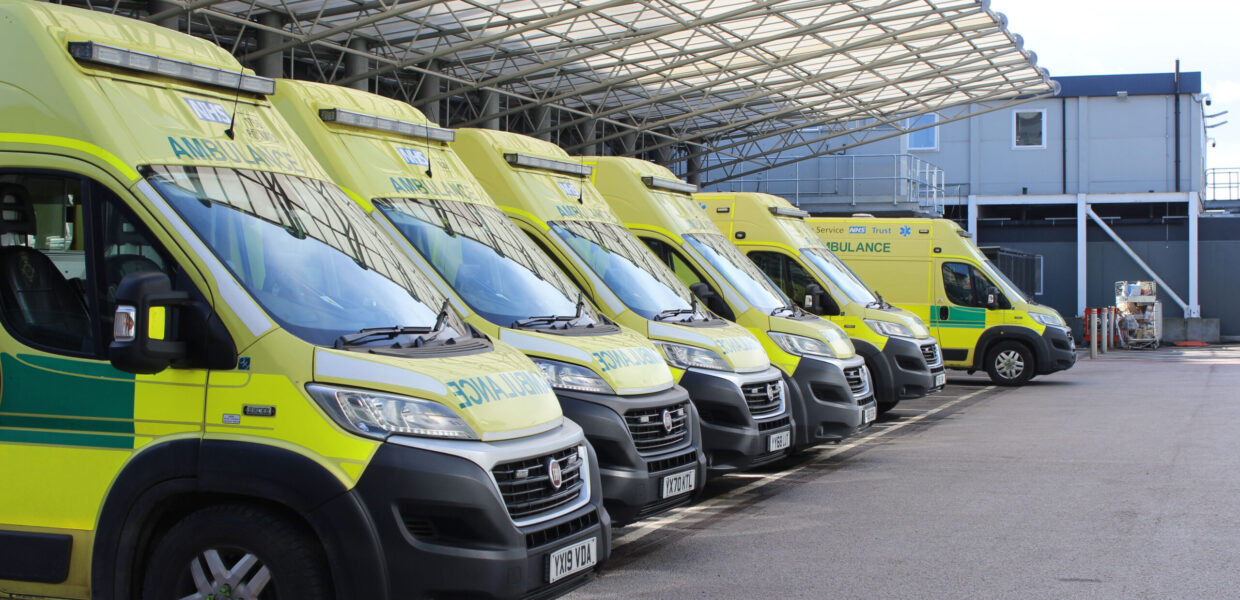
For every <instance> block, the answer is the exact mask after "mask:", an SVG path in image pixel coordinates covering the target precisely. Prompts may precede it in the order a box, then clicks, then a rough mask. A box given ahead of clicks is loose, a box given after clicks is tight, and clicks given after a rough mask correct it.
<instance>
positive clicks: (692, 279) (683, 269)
mask: <svg viewBox="0 0 1240 600" xmlns="http://www.w3.org/2000/svg"><path fill="white" fill-rule="evenodd" d="M641 240H642V241H643V242H645V243H646V247H647V248H650V251H651V252H654V255H655V256H657V257H659V260H661V261H663V264H665V265H667V266H668V267H669V268H670V269H671V270H672V272H673V273H675V274H676V278H677V279H679V280H680V282H681V283H683V284H685V287H687V288H689V289H691V290H692V289H693V286H694V285H697V284H700V285H703V286H706V289H707V290H709V291H710V293H711V294H713V296H712V297H711V298H710V300H709V301H708V302H706V305H707V308H709V309H711V310H712V311H714V312H715V313H716V314H718V315H719V316H721V317H723V318H725V319H727V320H729V321H735V320H736V313H734V312H732V308H731V307H729V306H728V304H727V303H726V302H724V301H723V298H722V297H720V296H719V290H716V289H715V287H714V286H712V285H711V284H710V282H708V281H706V279H705V278H704V277H702V275H701V274H700V273H698V271H697V269H695V268H694V267H693V265H691V264H689V261H687V260H685V257H684V256H681V254H680V252H677V251H676V249H675V248H673V247H671V246H669V245H668V244H667V243H665V242H664V241H663V240H656V239H654V238H641Z"/></svg>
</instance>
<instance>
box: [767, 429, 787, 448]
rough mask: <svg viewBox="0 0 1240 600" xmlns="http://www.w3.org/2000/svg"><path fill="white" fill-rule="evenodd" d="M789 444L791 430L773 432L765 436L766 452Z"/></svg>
mask: <svg viewBox="0 0 1240 600" xmlns="http://www.w3.org/2000/svg"><path fill="white" fill-rule="evenodd" d="M791 445H792V432H791V431H781V432H779V433H773V434H771V437H769V438H766V451H767V452H774V451H776V450H783V449H784V448H787V447H788V446H791Z"/></svg>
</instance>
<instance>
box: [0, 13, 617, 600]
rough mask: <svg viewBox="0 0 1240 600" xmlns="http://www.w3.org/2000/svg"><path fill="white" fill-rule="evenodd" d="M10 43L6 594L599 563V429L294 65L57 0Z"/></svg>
mask: <svg viewBox="0 0 1240 600" xmlns="http://www.w3.org/2000/svg"><path fill="white" fill-rule="evenodd" d="M0 38H2V39H4V40H5V41H6V43H7V44H9V46H10V47H13V48H20V49H21V55H20V56H21V60H6V61H3V62H0V130H2V131H0V201H2V202H3V210H2V211H0V217H2V218H0V232H2V233H3V235H2V236H0V242H2V243H0V278H2V279H3V281H4V284H3V286H2V287H0V324H2V325H3V327H2V329H0V380H2V381H3V387H2V389H0V596H6V597H7V596H9V595H13V596H17V597H22V598H28V597H53V598H75V599H85V598H95V599H105V600H106V599H116V600H122V599H130V598H144V599H160V600H163V599H167V598H217V599H220V598H273V597H278V598H297V599H299V600H320V599H328V598H358V599H360V598H366V599H368V600H370V599H384V598H408V597H427V596H444V595H467V596H470V597H524V596H527V595H530V594H554V593H557V592H559V591H561V590H564V589H567V588H569V587H572V586H575V585H577V584H578V583H580V582H582V581H583V578H585V577H586V576H587V575H588V573H589V572H590V571H592V570H593V568H594V567H596V566H597V565H600V564H601V563H602V561H603V560H604V559H605V558H606V557H607V554H608V552H609V543H610V527H609V524H608V518H607V512H606V510H605V509H604V508H603V506H602V498H601V494H600V493H599V488H600V480H599V472H598V466H597V462H596V460H595V457H594V453H593V451H592V450H591V449H590V447H589V444H588V443H586V441H585V438H584V436H583V435H582V431H581V429H580V428H579V427H578V426H577V425H575V424H574V423H572V422H571V421H568V420H567V419H565V418H564V417H563V415H562V413H561V410H560V406H559V403H558V402H557V401H556V398H555V395H554V393H553V391H552V389H551V388H550V387H549V386H548V385H547V383H546V380H545V379H544V378H543V376H542V373H541V372H540V370H539V369H538V368H537V367H536V366H535V365H534V364H533V363H531V362H530V360H529V359H528V358H526V357H525V356H524V355H522V354H521V353H520V352H518V351H516V350H515V349H513V348H511V347H509V346H507V345H506V344H504V343H502V342H499V341H491V340H490V339H488V338H487V337H485V336H483V335H480V334H477V333H475V332H474V331H473V330H472V329H471V328H470V327H469V326H468V325H466V324H465V323H464V322H463V321H462V320H461V318H460V317H459V316H458V315H457V314H456V313H455V312H454V311H453V310H452V309H451V308H450V307H448V306H447V305H446V303H445V299H444V296H443V294H441V293H440V292H439V291H438V290H437V289H436V288H435V286H434V285H433V284H432V283H431V282H430V281H428V280H427V279H426V278H425V277H424V276H423V275H422V274H421V273H420V272H419V270H418V269H417V267H416V266H415V265H414V264H413V263H412V262H411V261H409V260H408V258H407V257H406V256H405V254H404V253H403V252H402V251H401V250H400V249H399V248H398V247H397V246H395V245H394V244H392V243H391V241H390V240H389V239H388V238H387V236H386V235H385V234H384V233H383V232H382V231H381V230H380V229H379V227H377V226H376V225H375V223H374V221H373V220H371V219H370V218H369V216H368V215H367V214H366V213H365V211H364V210H362V209H361V208H360V207H358V206H357V205H356V204H355V203H354V202H353V201H352V200H350V199H349V198H348V197H347V196H346V195H345V194H344V193H342V192H341V190H340V189H339V188H337V187H336V186H335V185H333V184H331V183H328V180H327V177H326V175H325V174H324V172H323V171H322V170H321V168H320V167H319V166H318V164H317V163H316V162H315V160H314V158H313V156H312V155H311V154H310V153H309V152H308V151H307V150H306V148H305V146H303V145H302V144H301V142H299V141H298V140H297V139H296V138H295V137H293V136H291V135H290V133H289V128H288V125H287V124H286V123H285V122H284V120H283V119H282V118H281V117H280V115H279V114H278V113H277V112H276V111H275V109H274V108H273V107H272V106H271V104H270V103H269V102H268V100H267V98H266V97H267V96H268V95H269V94H271V93H272V92H273V90H274V82H273V81H271V80H268V79H263V78H259V77H255V76H253V75H252V74H250V73H248V72H246V71H244V70H243V69H242V68H241V66H240V65H239V64H238V63H237V62H236V60H234V59H233V58H232V57H231V56H230V55H229V54H228V53H227V52H225V51H224V50H222V49H221V48H219V47H216V46H214V45H212V44H210V43H208V42H206V41H204V40H200V39H196V38H191V37H189V36H185V35H181V34H178V33H176V32H172V31H169V30H168V29H164V28H161V27H157V26H155V25H152V24H148V23H142V22H138V21H131V20H128V19H124V18H120V17H115V16H112V15H106V14H102V13H98V12H90V11H85V10H79V9H73V8H66V7H61V6H57V5H54V4H45V3H35V2H21V1H12V0H2V1H0ZM234 117H235V118H234ZM481 387H486V388H488V389H491V390H501V391H502V395H501V396H498V397H494V396H493V397H492V398H491V401H489V402H478V397H476V396H472V395H470V394H467V393H465V390H468V389H479V388H481Z"/></svg>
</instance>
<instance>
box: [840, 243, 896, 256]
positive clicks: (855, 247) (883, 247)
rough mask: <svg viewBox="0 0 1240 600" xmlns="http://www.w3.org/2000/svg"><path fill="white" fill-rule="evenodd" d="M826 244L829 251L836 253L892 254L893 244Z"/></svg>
mask: <svg viewBox="0 0 1240 600" xmlns="http://www.w3.org/2000/svg"><path fill="white" fill-rule="evenodd" d="M826 244H827V249H828V250H830V251H832V252H835V253H840V252H844V253H849V252H851V253H870V254H890V253H891V242H827V243H826Z"/></svg>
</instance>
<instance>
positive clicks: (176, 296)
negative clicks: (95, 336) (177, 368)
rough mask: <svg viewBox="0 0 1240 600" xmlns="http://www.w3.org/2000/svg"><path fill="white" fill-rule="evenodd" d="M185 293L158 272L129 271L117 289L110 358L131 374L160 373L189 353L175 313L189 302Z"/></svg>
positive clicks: (109, 350)
mask: <svg viewBox="0 0 1240 600" xmlns="http://www.w3.org/2000/svg"><path fill="white" fill-rule="evenodd" d="M189 303H190V297H189V294H188V293H186V292H182V291H178V290H174V289H172V281H171V280H169V279H168V275H166V274H164V273H161V272H159V271H145V272H141V273H130V274H128V275H126V276H125V278H124V279H122V280H121V282H120V285H118V286H117V288H116V314H115V320H113V322H112V343H111V345H110V346H109V347H108V358H109V359H110V360H111V361H112V366H113V367H116V368H117V369H119V370H121V371H125V372H128V373H143V374H152V373H158V372H160V371H163V370H164V369H167V368H168V367H170V366H172V364H173V363H174V362H177V361H181V360H183V359H185V358H186V356H187V355H188V349H187V347H186V344H185V342H183V341H180V340H177V339H173V336H175V335H176V334H177V331H176V329H177V327H175V324H176V323H177V319H176V312H177V311H178V310H180V308H181V307H185V306H187V305H189Z"/></svg>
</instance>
